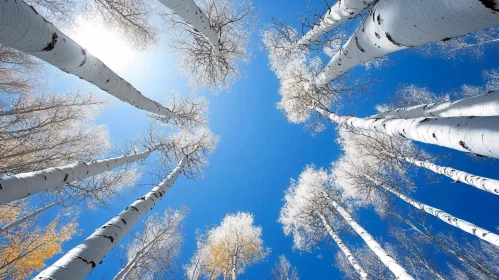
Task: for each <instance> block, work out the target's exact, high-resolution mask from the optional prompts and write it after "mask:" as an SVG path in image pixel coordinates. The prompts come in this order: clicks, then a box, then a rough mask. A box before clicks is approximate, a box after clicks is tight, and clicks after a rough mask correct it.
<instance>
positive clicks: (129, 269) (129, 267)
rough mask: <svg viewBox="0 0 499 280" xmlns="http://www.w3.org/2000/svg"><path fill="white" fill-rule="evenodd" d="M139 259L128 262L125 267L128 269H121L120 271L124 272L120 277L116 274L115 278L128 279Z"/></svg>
mask: <svg viewBox="0 0 499 280" xmlns="http://www.w3.org/2000/svg"><path fill="white" fill-rule="evenodd" d="M137 262H138V260H135V262H130V263H128V264H127V267H124V268H123V269H125V268H126V270H124V271H123V272H122V270H123V269H122V270H120V273H122V274H121V275H120V276H119V278H118V275H116V276H115V277H114V278H113V280H126V279H128V277H129V276H130V274H131V273H132V271H133V269H134V268H135V267H136V266H137V264H136V263H137Z"/></svg>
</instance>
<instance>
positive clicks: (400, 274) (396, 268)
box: [324, 192, 414, 279]
mask: <svg viewBox="0 0 499 280" xmlns="http://www.w3.org/2000/svg"><path fill="white" fill-rule="evenodd" d="M324 197H325V198H326V199H327V200H328V201H329V203H331V205H332V206H333V207H334V209H335V210H336V211H337V212H338V213H339V214H340V215H341V216H342V217H343V219H344V220H345V222H346V223H347V224H348V225H350V226H351V227H352V229H353V230H354V231H355V232H356V233H357V234H358V235H359V236H360V237H361V238H362V239H363V240H364V242H365V243H366V244H367V246H369V248H371V250H372V251H373V252H374V253H375V254H376V256H378V258H379V259H380V260H381V262H382V263H383V264H384V265H385V266H386V267H387V268H388V269H389V270H390V271H391V272H392V273H393V274H394V275H395V278H396V279H414V278H413V277H412V276H411V275H409V273H407V271H406V270H405V269H404V268H403V267H402V266H401V265H400V264H398V263H397V261H396V260H395V259H393V258H392V257H391V256H390V255H389V254H388V252H386V251H385V249H383V248H382V247H381V245H380V244H379V243H378V242H377V241H376V240H375V239H374V237H373V236H372V235H371V234H369V233H368V232H367V231H366V230H365V229H364V228H363V227H361V226H360V225H359V224H358V223H357V222H356V221H355V220H354V219H353V218H352V216H351V215H350V213H348V211H347V210H345V209H344V208H343V207H341V206H340V205H339V204H338V203H336V201H334V199H332V198H331V197H330V196H329V195H328V194H327V193H326V192H324Z"/></svg>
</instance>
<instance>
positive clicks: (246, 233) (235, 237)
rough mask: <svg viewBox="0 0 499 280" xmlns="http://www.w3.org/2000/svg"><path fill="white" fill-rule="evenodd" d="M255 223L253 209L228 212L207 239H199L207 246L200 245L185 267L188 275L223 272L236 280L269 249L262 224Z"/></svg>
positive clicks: (203, 275)
mask: <svg viewBox="0 0 499 280" xmlns="http://www.w3.org/2000/svg"><path fill="white" fill-rule="evenodd" d="M253 223H254V222H253V215H252V214H250V213H243V212H238V213H237V214H227V215H226V216H225V217H224V219H223V221H222V223H221V224H220V225H219V226H218V227H214V228H212V229H210V230H209V231H208V232H207V233H206V235H205V236H206V241H204V242H200V243H198V245H203V247H201V248H199V247H198V251H197V252H196V253H195V255H194V257H193V258H192V259H191V262H190V263H189V265H187V266H186V267H185V269H186V276H187V277H188V278H189V279H198V278H199V277H205V278H207V279H214V278H218V277H220V275H222V274H223V276H224V279H231V280H235V279H236V278H237V275H240V274H242V273H244V270H245V268H246V267H248V266H250V265H253V264H255V263H258V262H260V261H261V260H263V259H264V258H265V257H266V256H267V254H268V253H269V249H268V248H264V246H263V240H262V237H261V236H262V228H261V227H259V226H255V225H254V224H253ZM200 258H207V259H200ZM199 264H207V265H208V269H200V268H202V267H200V266H199ZM214 273H218V274H217V275H213V274H214Z"/></svg>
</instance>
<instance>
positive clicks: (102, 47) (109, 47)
mask: <svg viewBox="0 0 499 280" xmlns="http://www.w3.org/2000/svg"><path fill="white" fill-rule="evenodd" d="M76 26H77V27H76V28H75V29H74V30H73V31H72V32H71V33H72V35H71V38H72V39H73V40H75V41H76V42H77V43H78V44H80V45H81V46H83V47H84V48H85V49H87V50H88V51H89V52H90V53H91V54H93V55H95V56H96V57H97V58H99V59H100V60H102V61H103V62H104V63H106V65H108V66H109V67H110V68H111V69H113V70H119V69H124V68H126V67H127V66H128V65H130V63H131V62H132V61H134V60H135V59H136V58H137V54H138V51H136V50H133V49H132V48H130V47H129V46H128V44H127V42H126V41H125V40H123V39H122V38H120V37H119V36H118V34H116V33H115V32H112V31H110V30H109V28H107V27H106V26H105V25H104V24H103V23H101V22H96V21H93V22H88V21H85V20H83V19H80V20H78V21H77V25H76Z"/></svg>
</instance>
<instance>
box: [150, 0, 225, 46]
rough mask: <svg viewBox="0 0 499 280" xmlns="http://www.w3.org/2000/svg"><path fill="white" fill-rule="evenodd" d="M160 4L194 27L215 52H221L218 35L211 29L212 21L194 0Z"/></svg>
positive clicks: (169, 1)
mask: <svg viewBox="0 0 499 280" xmlns="http://www.w3.org/2000/svg"><path fill="white" fill-rule="evenodd" d="M159 2H161V3H162V4H163V5H165V6H166V7H168V8H169V9H170V10H172V11H173V12H174V13H175V14H176V15H178V16H179V17H180V18H182V19H183V20H184V21H185V22H186V23H187V24H189V25H190V26H192V28H193V29H194V30H195V31H196V32H198V33H200V34H201V35H203V37H205V38H206V40H208V42H210V44H211V45H212V46H213V48H214V49H215V51H219V50H220V43H219V40H218V39H219V38H218V33H217V32H216V31H215V30H214V29H213V28H212V27H211V24H210V19H209V18H208V17H207V16H206V14H205V13H204V12H203V11H202V10H201V8H199V7H198V6H197V5H196V3H195V2H194V0H159Z"/></svg>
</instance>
